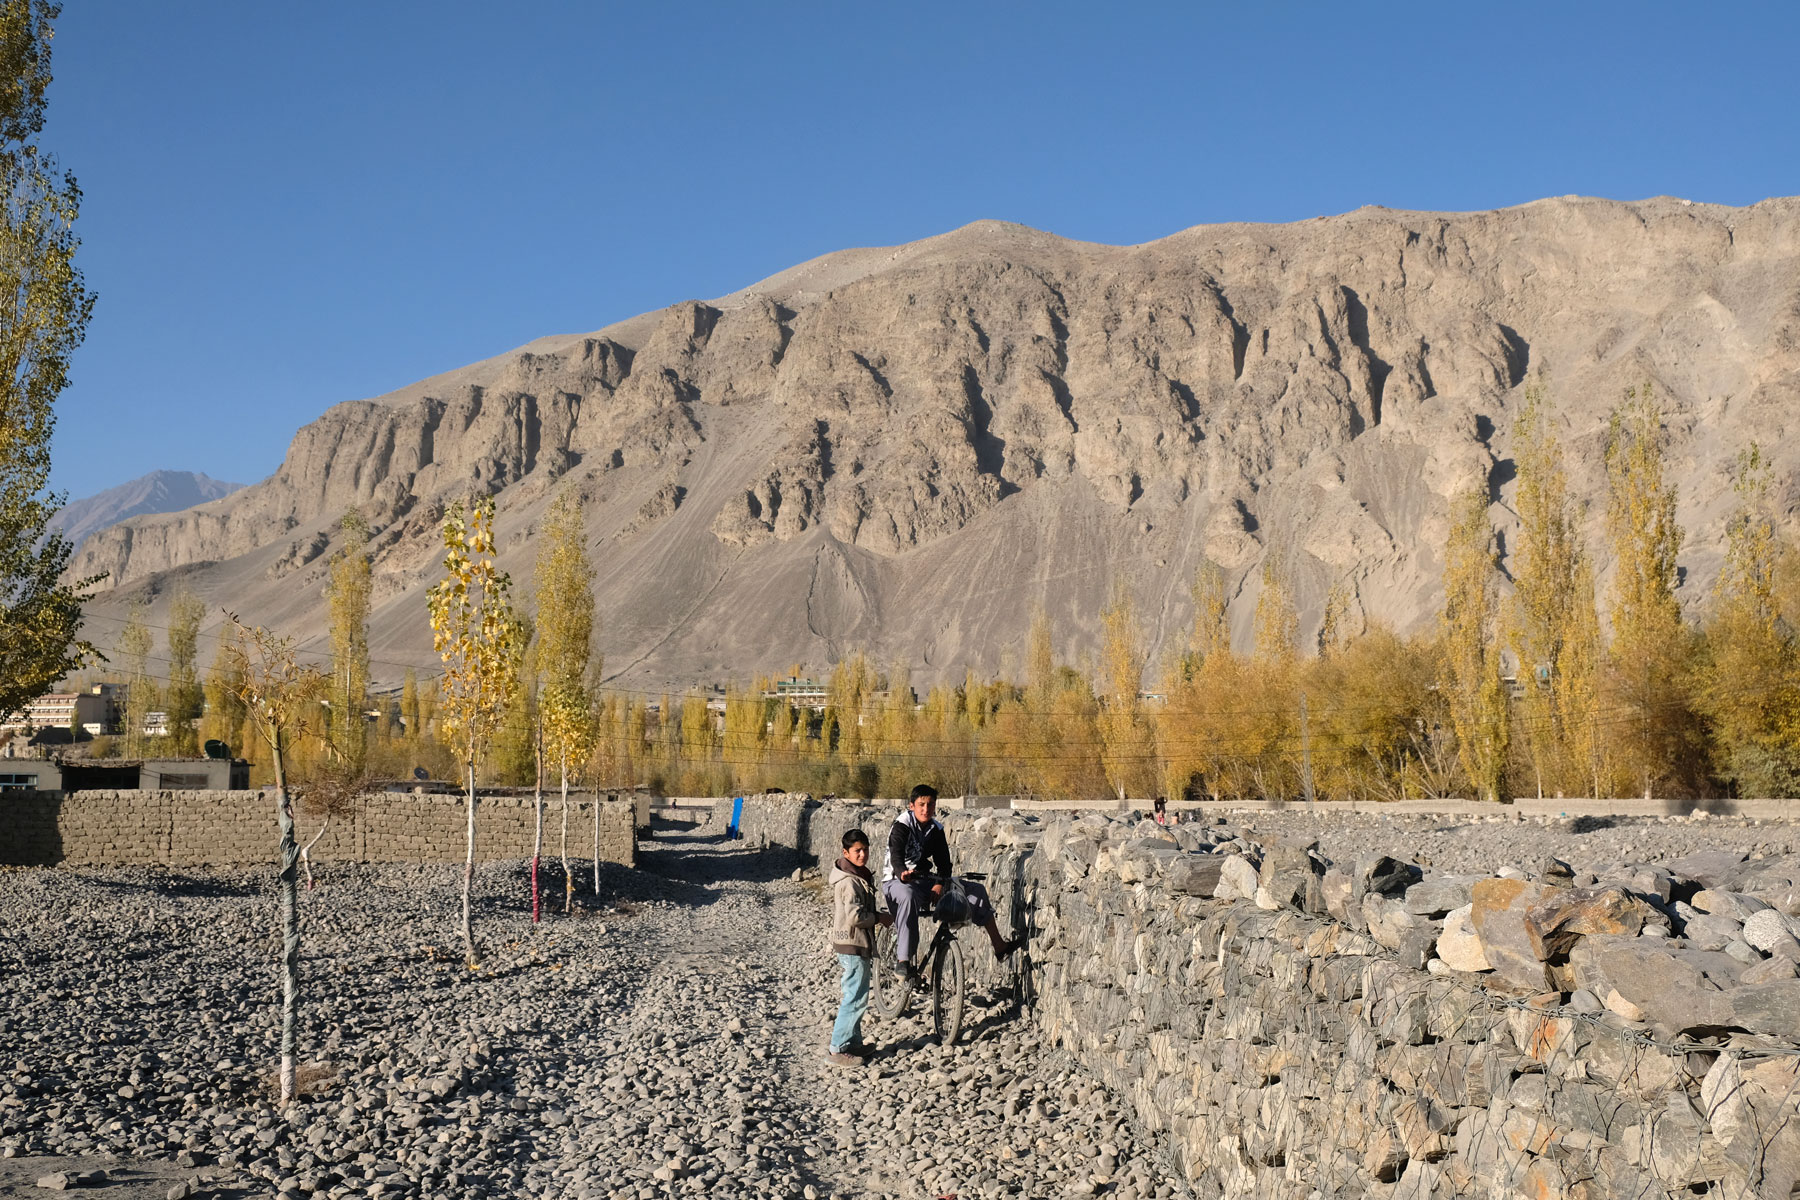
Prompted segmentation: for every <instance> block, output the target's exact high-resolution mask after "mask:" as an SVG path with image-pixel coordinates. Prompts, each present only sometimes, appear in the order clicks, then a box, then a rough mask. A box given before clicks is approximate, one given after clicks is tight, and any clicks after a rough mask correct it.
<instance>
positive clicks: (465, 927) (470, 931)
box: [462, 758, 477, 971]
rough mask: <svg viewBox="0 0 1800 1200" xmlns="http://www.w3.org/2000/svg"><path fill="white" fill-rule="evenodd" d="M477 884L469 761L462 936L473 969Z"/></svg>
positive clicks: (472, 772) (472, 769)
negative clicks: (472, 902)
mask: <svg viewBox="0 0 1800 1200" xmlns="http://www.w3.org/2000/svg"><path fill="white" fill-rule="evenodd" d="M474 886H475V763H474V760H473V758H471V759H470V762H469V849H468V854H467V855H466V857H464V859H463V894H462V936H463V961H464V962H465V963H467V964H468V967H469V969H470V970H471V971H472V970H474V969H475V966H476V962H477V960H476V958H475V929H474V926H472V925H471V924H470V922H469V893H470V892H471V891H472V890H473V889H474Z"/></svg>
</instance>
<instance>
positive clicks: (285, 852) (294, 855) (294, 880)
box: [273, 733, 300, 1109]
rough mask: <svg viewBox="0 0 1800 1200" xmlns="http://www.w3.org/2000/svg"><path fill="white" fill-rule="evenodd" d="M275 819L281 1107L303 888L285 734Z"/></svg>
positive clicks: (296, 995)
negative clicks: (278, 845)
mask: <svg viewBox="0 0 1800 1200" xmlns="http://www.w3.org/2000/svg"><path fill="white" fill-rule="evenodd" d="M273 749H274V751H275V821H276V824H277V825H278V826H279V827H280V829H281V1107H282V1108H284V1109H285V1108H287V1107H288V1106H289V1105H290V1104H292V1103H293V1101H294V1091H295V1087H294V1083H295V1072H296V1067H295V1063H294V1048H295V1043H296V1041H297V1039H298V1031H297V1029H296V1025H297V1024H298V1021H299V1015H300V1014H299V1009H300V888H299V873H298V872H297V871H296V870H295V865H296V864H297V863H298V861H299V858H300V851H299V848H298V847H297V846H295V844H294V809H293V806H292V804H290V803H289V801H288V793H287V770H286V768H285V765H284V764H283V762H282V745H281V735H280V734H279V733H277V734H276V735H275V745H274V746H273Z"/></svg>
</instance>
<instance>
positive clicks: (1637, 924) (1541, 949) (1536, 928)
mask: <svg viewBox="0 0 1800 1200" xmlns="http://www.w3.org/2000/svg"><path fill="white" fill-rule="evenodd" d="M1654 912H1655V910H1654V909H1652V908H1651V907H1650V906H1649V905H1648V904H1645V903H1644V902H1643V901H1642V900H1639V899H1637V898H1636V897H1635V896H1632V895H1631V894H1630V893H1628V892H1626V891H1625V889H1623V888H1619V887H1606V888H1578V887H1566V888H1553V889H1550V890H1549V891H1546V892H1545V893H1544V894H1543V895H1542V896H1541V897H1540V898H1539V899H1537V900H1536V901H1534V902H1533V903H1531V904H1530V905H1529V906H1528V907H1527V908H1526V911H1525V921H1524V925H1525V934H1526V936H1527V937H1528V938H1529V939H1530V940H1531V946H1532V951H1533V953H1535V954H1536V955H1537V958H1538V960H1539V961H1540V962H1549V961H1550V960H1551V959H1554V958H1561V957H1564V956H1565V955H1567V954H1568V952H1569V949H1570V947H1572V946H1573V945H1574V944H1575V941H1576V939H1577V938H1581V937H1585V936H1587V935H1589V934H1612V935H1615V936H1632V937H1635V936H1636V935H1637V933H1638V931H1639V930H1640V929H1642V928H1643V927H1644V922H1645V920H1646V919H1647V918H1648V917H1650V916H1651V915H1653V914H1654Z"/></svg>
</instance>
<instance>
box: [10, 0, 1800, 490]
mask: <svg viewBox="0 0 1800 1200" xmlns="http://www.w3.org/2000/svg"><path fill="white" fill-rule="evenodd" d="M1797 35H1800V6H1794V5H1792V4H1773V3H1770V4H1746V5H1736V6H1712V7H1706V6H1695V5H1691V4H1689V5H1680V6H1676V5H1671V4H1659V3H1634V4H1611V3H1607V4H1567V3H1563V4H1556V5H1548V4H1524V3H1521V4H1513V5H1505V6H1491V5H1488V6H1473V5H1451V4H1430V5H1427V4H1387V5H1382V4H1374V5H1313V4H1284V3H1263V4H1253V5H1242V4H1240V5H1232V6H1215V5H1209V4H1198V3H1189V4H1168V5H1148V4H1130V3H1115V4H1111V5H1098V4H1083V5H1075V4H1061V3H1047V2H1042V0H1040V2H1038V3H1030V4H1025V3H1004V4H1002V3H987V4H984V3H959V4H938V3H928V2H912V3H907V4H899V5H873V4H841V3H840V4H824V3H788V4H779V5H751V4H745V3H717V4H714V3H702V2H699V0H694V2H690V3H684V4H667V3H663V4H644V5H619V4H597V3H596V4H578V3H563V4H551V3H535V4H534V3H528V2H524V0H522V2H520V3H517V4H512V5H505V6H494V5H477V4H473V3H470V4H461V3H439V4H422V3H418V4H403V3H397V2H396V3H378V4H368V3H359V4H349V3H336V2H333V0H317V2H315V3H311V4H304V5H274V4H260V3H250V4H246V3H242V2H241V0H232V2H224V0H206V2H203V0H171V2H169V3H162V4H144V3H141V2H139V0H69V2H68V3H67V5H66V7H65V10H64V13H63V16H62V18H61V21H60V22H59V25H58V31H57V37H56V42H55V58H54V65H55V74H56V82H55V85H54V87H53V89H52V93H51V99H50V112H49V123H48V126H47V128H46V131H45V134H44V141H45V144H46V145H47V146H49V147H50V148H51V149H52V150H54V151H55V152H56V153H57V154H58V155H59V156H60V158H61V159H62V162H63V164H64V165H65V166H67V167H68V168H70V169H72V170H73V171H74V172H75V174H76V176H77V178H78V179H79V180H80V183H81V186H82V189H83V192H84V194H85V202H84V205H83V209H82V216H81V221H80V226H79V228H80V233H81V236H82V239H83V248H82V252H81V257H80V262H81V265H82V267H83V269H84V270H85V272H86V274H87V279H88V283H89V286H90V287H92V288H94V289H95V290H96V291H98V292H99V295H100V302H99V306H98V308H97V310H96V312H95V316H94V320H93V323H92V325H91V326H90V328H89V331H88V338H87V343H86V345H85V346H84V347H83V348H82V350H81V351H80V353H79V355H78V357H77V359H76V361H75V368H74V383H73V385H72V387H71V388H70V390H69V391H68V392H67V393H65V395H64V398H63V400H62V401H61V403H60V406H59V419H60V426H59V429H58V435H57V444H56V455H57V460H56V469H55V475H54V480H53V482H54V483H55V485H56V486H58V487H61V488H65V489H67V490H68V491H69V492H70V494H71V495H72V496H81V495H85V494H89V493H91V492H94V491H98V490H100V489H102V488H105V487H109V486H111V485H113V484H116V483H120V482H123V481H125V480H127V479H130V478H133V477H135V476H137V475H140V474H143V473H144V472H146V471H150V470H154V469H156V468H159V467H160V468H172V469H186V470H197V471H205V472H206V473H208V474H210V475H213V476H216V477H219V478H225V479H234V480H238V481H240V482H253V481H255V480H257V479H260V478H262V477H264V476H266V475H268V474H269V473H271V472H272V471H274V470H275V468H276V467H277V466H278V465H279V464H280V461H281V457H282V454H283V453H284V452H285V450H286V448H287V443H288V441H289V439H290V438H291V437H292V435H293V433H294V431H295V430H296V429H297V428H298V427H299V426H301V425H303V424H304V423H306V422H307V421H309V420H311V419H313V418H314V417H316V416H318V415H319V414H320V413H322V412H323V411H325V409H326V408H328V407H330V406H331V405H332V404H335V403H338V402H340V401H344V400H354V399H359V398H362V397H366V396H374V395H378V394H380V393H382V392H385V391H388V390H391V389H392V388H395V387H398V386H400V385H402V384H405V383H409V382H412V381H413V380H415V379H419V378H422V377H424V376H426V375H430V374H434V373H436V372H438V371H442V370H447V369H449V368H451V367H455V366H459V365H462V364H463V363H466V362H471V361H474V360H476V359H480V358H485V357H487V356H489V355H491V354H495V353H498V352H500V351H502V350H506V349H509V348H511V347H513V346H516V345H518V344H520V343H522V342H525V341H528V340H530V339H531V338H534V337H537V336H540V335H543V334H548V333H563V332H573V331H580V330H589V329H596V328H599V327H600V326H602V325H606V324H609V323H611V322H613V321H616V320H619V319H621V318H624V317H628V316H631V315H633V314H635V313H638V312H641V311H644V310H646V309H651V308H656V307H660V306H662V305H665V304H669V303H673V302H675V301H678V300H682V299H686V298H690V297H708V296H715V295H720V294H723V293H726V292H729V291H732V290H735V289H737V288H739V287H742V286H744V285H745V284H748V283H751V282H753V281H754V280H756V279H759V278H762V277H763V276H766V275H769V274H772V273H774V272H776V271H778V270H781V269H782V268H784V267H787V266H789V265H791V264H793V263H795V262H799V261H802V260H804V259H807V258H811V257H813V256H815V255H818V254H823V253H825V252H827V251H830V250H834V249H839V248H842V247H845V246H853V245H877V244H891V243H896V242H904V241H910V240H912V239H915V238H919V237H925V236H929V235H931V234H934V233H940V232H943V231H944V230H946V229H952V228H955V227H956V226H959V225H963V224H966V223H968V222H969V221H973V220H977V219H980V218H986V217H992V218H1000V219H1004V220H1011V221H1020V222H1023V223H1025V224H1028V225H1033V226H1037V227H1039V228H1042V229H1047V230H1050V231H1052V232H1055V233H1059V234H1063V235H1065V236H1069V237H1076V238H1082V239H1086V240H1091V241H1103V242H1142V241H1148V240H1151V239H1154V238H1157V237H1161V236H1164V235H1166V234H1169V233H1173V232H1175V231H1176V230H1179V229H1184V228H1186V227H1188V226H1190V225H1196V224H1203V223H1209V222H1216V221H1233V220H1257V221H1289V220H1297V219H1301V218H1305V217H1311V216H1317V215H1320V214H1326V213H1336V212H1343V211H1346V210H1349V209H1353V208H1357V207H1360V206H1361V205H1364V204H1382V205H1386V206H1388V207H1392V208H1417V209H1482V208H1495V207H1500V206H1504V205H1510V204H1518V203H1522V202H1525V201H1528V200H1532V199H1536V198H1539V197H1542V196H1547V195H1561V194H1564V193H1581V194H1585V195H1598V196H1608V197H1613V198H1618V199H1637V198H1642V197H1646V196H1653V195H1659V194H1670V195H1678V196H1685V197H1688V198H1691V199H1696V200H1705V201H1713V202H1719V203H1727V204H1749V203H1754V202H1755V201H1757V200H1760V199H1763V198H1766V197H1768V196H1774V195H1789V194H1793V193H1796V192H1800V178H1797V177H1800V119H1797V116H1796V114H1800V72H1797V71H1795V69H1794V67H1793V55H1794V54H1795V52H1796V48H1800V36H1797Z"/></svg>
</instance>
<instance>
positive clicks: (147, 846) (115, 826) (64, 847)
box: [0, 791, 637, 867]
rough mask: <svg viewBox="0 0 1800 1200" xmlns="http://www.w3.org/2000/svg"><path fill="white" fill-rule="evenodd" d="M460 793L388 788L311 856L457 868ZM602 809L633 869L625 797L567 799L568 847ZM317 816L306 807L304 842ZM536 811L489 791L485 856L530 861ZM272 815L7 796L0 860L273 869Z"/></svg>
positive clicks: (135, 799)
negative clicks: (238, 865) (260, 866)
mask: <svg viewBox="0 0 1800 1200" xmlns="http://www.w3.org/2000/svg"><path fill="white" fill-rule="evenodd" d="M464 804H465V801H464V799H463V797H461V796H455V795H427V794H415V793H411V792H380V793H374V794H371V795H366V796H359V797H357V798H356V799H354V800H353V801H351V803H350V810H349V812H348V813H346V814H344V815H341V816H339V817H335V818H333V819H332V820H330V821H329V822H323V824H324V835H323V836H322V837H320V838H319V841H318V843H317V845H315V846H314V847H313V849H312V857H313V859H314V861H317V862H368V863H377V862H408V863H413V862H417V863H432V862H460V861H462V859H463V857H464V849H465V847H464V839H465V837H466V831H467V820H468V816H467V810H466V809H465V807H464ZM596 804H597V805H598V806H599V817H600V859H601V861H603V862H612V863H622V864H624V865H626V866H635V865H636V862H637V832H636V820H635V816H634V811H633V807H634V806H633V802H632V799H631V798H630V797H629V796H619V795H616V794H611V793H601V794H599V795H598V796H595V795H592V794H582V795H579V796H571V797H570V801H569V835H570V844H571V846H572V847H573V848H574V849H575V852H576V853H577V854H578V855H579V856H581V857H583V858H586V857H587V856H588V855H589V854H590V853H591V852H592V847H593V821H594V812H595V805H596ZM561 820H562V817H561V800H560V797H558V796H547V797H546V798H545V828H546V841H547V843H548V844H549V845H551V846H555V845H556V844H557V843H556V838H557V836H558V832H557V831H559V830H560V827H561ZM321 823H322V822H321V819H320V818H319V817H318V816H315V815H314V814H312V813H309V812H308V811H307V810H306V808H305V806H304V805H302V806H300V809H299V811H298V813H297V815H296V824H297V827H298V834H297V836H298V840H299V841H300V843H301V844H302V845H305V844H306V843H307V842H309V841H311V840H312V838H313V836H314V835H315V834H317V833H318V832H319V829H320V825H321ZM534 823H535V818H534V806H533V801H532V799H531V797H529V796H484V797H481V799H480V802H479V804H478V805H477V808H476V816H475V828H476V842H475V848H476V855H477V857H478V858H479V859H481V861H483V862H488V861H494V860H498V859H517V858H526V857H529V856H530V854H531V849H532V840H533V828H534ZM275 839H276V825H275V810H274V799H273V797H272V795H271V794H270V793H267V792H261V791H245V792H213V791H192V792H186V791H183V792H176V791H94V792H77V793H74V794H72V795H64V794H63V793H59V792H24V793H7V794H5V795H0V863H5V864H9V865H16V866H58V865H68V866H109V865H121V864H131V863H156V864H161V865H165V866H176V867H188V866H202V865H208V864H214V865H228V864H235V863H257V862H267V861H269V860H270V859H271V858H273V857H274V855H275Z"/></svg>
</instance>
